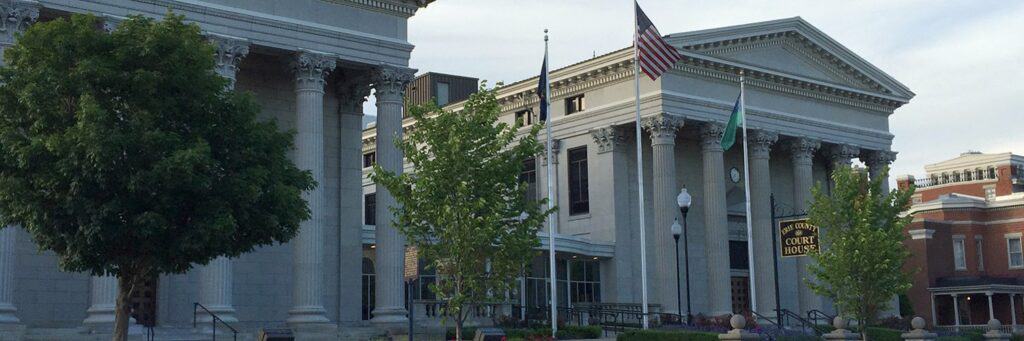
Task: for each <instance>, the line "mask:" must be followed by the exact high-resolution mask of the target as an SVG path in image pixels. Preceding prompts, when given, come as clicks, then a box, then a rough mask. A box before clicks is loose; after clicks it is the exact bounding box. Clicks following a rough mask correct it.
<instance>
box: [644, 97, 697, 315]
mask: <svg viewBox="0 0 1024 341" xmlns="http://www.w3.org/2000/svg"><path fill="white" fill-rule="evenodd" d="M641 124H643V127H644V129H645V130H647V131H648V133H650V134H651V149H652V150H653V151H652V163H653V166H654V167H653V169H654V171H653V178H654V181H653V184H652V185H653V191H654V196H653V197H652V199H651V203H650V204H649V206H650V207H653V208H654V224H653V225H649V227H650V229H651V230H650V231H648V233H647V238H648V240H649V241H652V243H651V244H650V245H652V246H654V248H653V250H652V251H653V252H651V255H652V258H651V259H653V260H654V266H653V267H652V268H650V271H648V273H649V274H651V279H652V281H651V283H652V285H651V288H652V289H653V291H654V292H655V293H656V295H654V297H653V298H652V299H651V300H650V301H649V302H652V303H655V304H661V306H662V311H677V310H678V308H679V307H677V306H676V304H677V300H675V299H674V298H676V295H678V293H677V292H676V281H678V280H681V279H680V278H679V277H676V276H679V275H681V274H679V273H677V271H676V267H675V265H676V262H675V260H676V254H675V244H674V239H673V238H672V231H671V228H670V227H671V226H672V223H673V221H674V220H675V219H676V217H677V216H678V215H679V206H678V204H676V196H677V195H678V194H679V185H678V184H677V183H676V148H675V147H676V131H677V130H678V129H679V128H681V127H682V126H683V120H682V119H681V118H679V117H676V116H673V115H670V114H658V115H655V116H652V117H646V118H644V119H643V121H642V122H641ZM641 195H642V194H641ZM680 301H681V299H680ZM682 304H686V303H685V302H683V303H682Z"/></svg>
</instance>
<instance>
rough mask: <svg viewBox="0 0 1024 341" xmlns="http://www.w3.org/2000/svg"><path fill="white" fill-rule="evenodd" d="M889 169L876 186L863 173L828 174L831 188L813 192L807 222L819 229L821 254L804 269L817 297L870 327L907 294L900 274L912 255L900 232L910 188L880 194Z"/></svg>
mask: <svg viewBox="0 0 1024 341" xmlns="http://www.w3.org/2000/svg"><path fill="white" fill-rule="evenodd" d="M886 174H888V169H886V170H884V171H883V174H882V175H881V176H878V177H877V179H876V180H869V179H868V176H867V174H866V173H865V172H863V171H861V170H857V169H852V168H850V167H840V168H838V169H836V170H835V171H834V172H833V173H832V180H833V182H834V184H835V185H834V188H833V189H832V191H831V193H826V192H825V191H824V190H822V189H821V187H820V186H818V187H815V188H814V190H813V191H812V192H813V196H814V202H812V203H811V208H810V210H809V212H808V214H809V218H810V222H811V223H812V224H815V225H817V226H819V227H821V230H822V233H823V235H822V243H823V249H822V250H820V251H819V252H815V253H812V254H811V257H812V258H813V259H814V260H815V262H813V263H811V264H810V265H809V266H808V268H809V270H810V271H811V273H812V274H813V275H814V277H816V278H817V281H809V280H808V281H807V284H808V285H809V286H810V287H811V289H812V290H814V292H815V293H817V294H819V295H822V296H826V297H828V298H830V299H832V300H833V301H834V302H835V304H836V306H837V308H838V310H839V311H840V312H841V313H842V314H844V315H847V316H850V317H853V318H855V319H857V320H859V321H861V323H862V325H870V324H871V323H872V322H873V321H874V320H875V318H876V317H877V316H878V313H879V312H881V311H883V310H885V309H887V308H888V305H889V302H890V301H891V300H892V298H893V297H894V296H895V295H898V294H902V293H905V292H906V291H907V290H908V289H909V288H910V283H911V282H910V276H911V274H908V273H905V272H904V271H903V263H904V262H905V261H906V259H907V258H908V257H909V256H910V252H909V251H907V250H906V248H905V247H904V246H903V240H904V239H905V236H904V234H903V228H904V227H905V226H906V225H907V224H908V223H910V219H911V217H910V216H903V215H902V214H901V213H902V212H904V211H906V210H907V209H909V208H910V196H911V195H913V193H914V190H913V188H910V189H906V190H895V191H890V192H888V193H886V192H883V191H882V189H881V188H882V181H885V180H884V179H887V176H886Z"/></svg>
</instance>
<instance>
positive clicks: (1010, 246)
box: [1006, 233, 1024, 269]
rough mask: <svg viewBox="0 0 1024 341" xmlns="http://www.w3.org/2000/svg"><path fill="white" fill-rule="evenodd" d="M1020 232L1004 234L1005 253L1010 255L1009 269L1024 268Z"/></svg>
mask: <svg viewBox="0 0 1024 341" xmlns="http://www.w3.org/2000/svg"><path fill="white" fill-rule="evenodd" d="M1020 236H1021V234H1020V233H1012V234H1008V235H1006V253H1007V255H1008V256H1009V257H1010V269H1021V268H1024V253H1022V252H1021V248H1020Z"/></svg>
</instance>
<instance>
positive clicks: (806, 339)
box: [775, 334, 873, 341]
mask: <svg viewBox="0 0 1024 341" xmlns="http://www.w3.org/2000/svg"><path fill="white" fill-rule="evenodd" d="M820 340H821V337H818V336H814V335H807V334H794V335H779V336H778V337H776V338H775V341H820ZM872 341H873V340H872Z"/></svg>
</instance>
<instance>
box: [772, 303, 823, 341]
mask: <svg viewBox="0 0 1024 341" xmlns="http://www.w3.org/2000/svg"><path fill="white" fill-rule="evenodd" d="M779 315H780V317H779V322H780V324H781V325H783V326H785V325H786V323H785V321H789V320H796V321H797V322H799V323H800V327H801V328H803V329H804V331H807V330H808V329H809V330H810V331H811V332H813V333H814V334H815V335H821V334H822V332H821V331H820V330H818V328H815V327H817V326H816V325H815V324H813V323H811V322H810V321H808V320H806V319H804V318H803V316H800V314H797V313H794V312H792V311H790V310H789V309H780V312H779Z"/></svg>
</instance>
